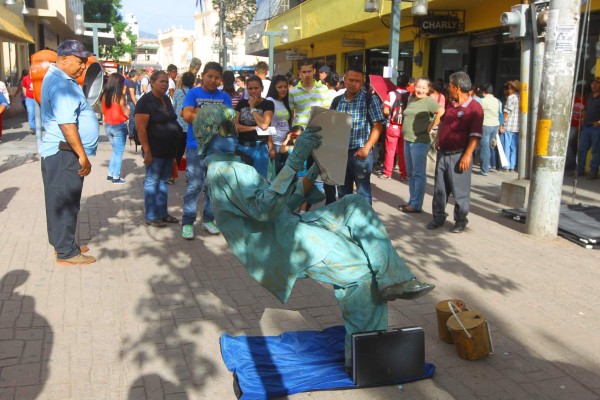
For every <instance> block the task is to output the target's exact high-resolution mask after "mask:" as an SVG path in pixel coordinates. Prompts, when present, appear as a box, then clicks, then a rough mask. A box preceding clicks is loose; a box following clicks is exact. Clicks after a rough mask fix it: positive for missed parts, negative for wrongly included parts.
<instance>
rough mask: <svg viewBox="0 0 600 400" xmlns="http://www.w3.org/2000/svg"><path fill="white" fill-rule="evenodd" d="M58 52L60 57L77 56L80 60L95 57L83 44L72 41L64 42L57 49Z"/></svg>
mask: <svg viewBox="0 0 600 400" xmlns="http://www.w3.org/2000/svg"><path fill="white" fill-rule="evenodd" d="M56 52H57V53H58V55H59V56H76V57H79V58H88V57H90V56H93V55H94V53H91V52H89V51H87V49H86V48H85V46H84V45H83V43H81V42H80V41H79V40H72V39H69V40H65V41H64V42H62V43H61V44H60V45H59V46H58V48H57V49H56Z"/></svg>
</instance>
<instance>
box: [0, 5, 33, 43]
mask: <svg viewBox="0 0 600 400" xmlns="http://www.w3.org/2000/svg"><path fill="white" fill-rule="evenodd" d="M1 39H5V40H9V41H14V42H25V43H33V42H34V40H33V37H32V36H31V34H30V33H29V32H28V31H27V28H25V24H24V23H23V20H22V19H21V18H19V17H18V16H17V15H16V14H15V13H13V12H12V11H9V10H8V9H7V8H6V7H4V6H0V40H1Z"/></svg>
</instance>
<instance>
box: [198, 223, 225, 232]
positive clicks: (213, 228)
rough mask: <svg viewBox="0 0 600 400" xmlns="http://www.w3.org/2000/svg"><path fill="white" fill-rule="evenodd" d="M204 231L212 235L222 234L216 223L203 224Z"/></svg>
mask: <svg viewBox="0 0 600 400" xmlns="http://www.w3.org/2000/svg"><path fill="white" fill-rule="evenodd" d="M202 229H204V230H205V231H206V232H208V233H210V234H211V235H218V234H219V233H221V231H220V230H219V228H217V225H216V224H215V221H207V222H202Z"/></svg>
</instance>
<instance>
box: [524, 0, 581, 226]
mask: <svg viewBox="0 0 600 400" xmlns="http://www.w3.org/2000/svg"><path fill="white" fill-rule="evenodd" d="M580 7H581V0H551V1H550V7H549V10H548V25H547V29H546V52H545V55H544V67H543V70H542V84H541V90H540V106H539V110H538V121H537V129H536V136H535V146H534V159H533V170H532V177H531V189H530V193H529V207H528V211H527V220H526V228H525V229H526V232H527V233H528V234H530V235H534V236H539V237H544V236H556V235H557V233H558V219H559V215H560V199H561V193H562V181H563V168H564V163H565V154H566V149H567V142H568V139H569V127H570V118H569V116H570V112H569V110H570V109H571V106H572V102H573V99H572V95H573V93H572V92H573V81H574V75H575V58H576V55H577V38H578V33H579V18H580Z"/></svg>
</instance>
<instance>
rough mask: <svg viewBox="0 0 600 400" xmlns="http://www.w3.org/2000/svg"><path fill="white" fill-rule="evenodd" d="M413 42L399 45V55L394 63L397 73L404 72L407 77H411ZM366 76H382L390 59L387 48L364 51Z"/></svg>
mask: <svg viewBox="0 0 600 400" xmlns="http://www.w3.org/2000/svg"><path fill="white" fill-rule="evenodd" d="M413 52H414V42H412V41H410V42H403V43H400V54H399V57H398V61H397V63H396V65H397V68H398V70H399V71H402V72H405V73H406V74H408V76H411V75H412V63H413ZM366 57H367V65H366V72H367V74H375V75H383V70H384V67H387V65H388V60H389V57H390V51H389V49H388V48H387V47H385V48H375V49H369V50H367V51H366Z"/></svg>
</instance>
